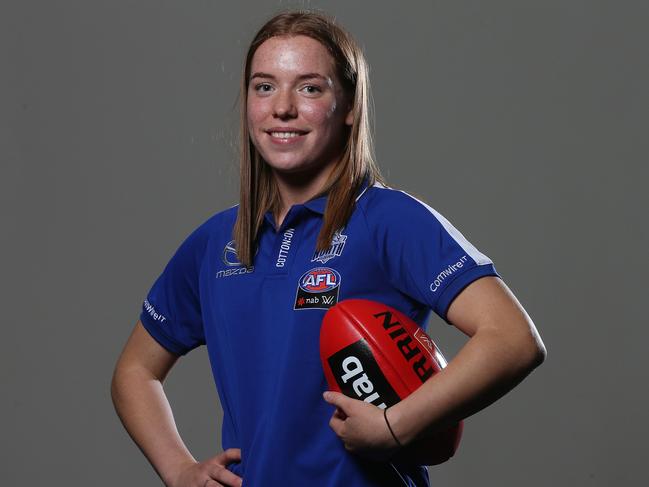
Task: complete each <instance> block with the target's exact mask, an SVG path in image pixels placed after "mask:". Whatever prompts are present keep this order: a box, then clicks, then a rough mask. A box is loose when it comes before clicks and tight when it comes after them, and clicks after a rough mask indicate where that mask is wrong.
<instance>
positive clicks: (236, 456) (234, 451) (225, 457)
mask: <svg viewBox="0 0 649 487" xmlns="http://www.w3.org/2000/svg"><path fill="white" fill-rule="evenodd" d="M213 460H217V461H218V462H219V463H221V464H222V465H228V464H230V463H232V462H240V461H241V449H240V448H228V449H227V450H225V451H223V452H221V453H219V454H218V455H216V456H215V457H213Z"/></svg>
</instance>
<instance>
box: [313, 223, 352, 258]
mask: <svg viewBox="0 0 649 487" xmlns="http://www.w3.org/2000/svg"><path fill="white" fill-rule="evenodd" d="M346 240H347V235H343V234H342V232H340V231H337V232H336V233H334V236H333V238H332V239H331V246H330V247H329V248H327V249H325V250H321V251H319V252H318V251H317V250H316V251H315V252H314V253H313V257H312V258H311V262H322V263H323V264H325V263H326V262H327V261H328V260H331V259H333V258H334V257H339V256H340V254H342V253H343V249H344V248H345V241H346Z"/></svg>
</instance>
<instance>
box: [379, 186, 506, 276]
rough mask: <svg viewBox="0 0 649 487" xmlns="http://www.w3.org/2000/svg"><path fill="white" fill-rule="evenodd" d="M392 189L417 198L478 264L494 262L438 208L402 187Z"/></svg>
mask: <svg viewBox="0 0 649 487" xmlns="http://www.w3.org/2000/svg"><path fill="white" fill-rule="evenodd" d="M387 189H390V190H392V191H399V192H401V193H403V194H405V195H406V196H408V197H410V198H412V199H413V200H415V201H416V202H417V203H419V204H420V205H422V206H423V207H424V208H426V209H427V210H428V211H429V212H430V213H431V214H432V215H433V216H434V217H435V218H437V220H438V221H439V222H440V223H441V224H442V226H443V227H444V229H445V230H446V231H447V232H448V234H449V235H450V236H451V237H453V239H454V240H455V241H456V242H457V244H458V245H459V246H460V247H462V248H463V249H464V251H465V252H466V253H467V254H468V255H469V257H471V258H472V259H473V260H474V261H475V263H476V264H477V265H484V264H493V262H492V260H491V259H490V258H489V257H487V256H486V255H484V254H483V253H482V252H480V251H479V250H478V249H477V248H476V247H475V246H474V245H473V244H472V243H471V242H469V241H468V240H467V239H466V237H465V236H464V235H462V233H461V232H460V231H459V230H458V229H457V228H455V227H454V226H453V224H452V223H451V222H449V221H448V220H447V219H446V218H444V215H442V214H441V213H439V212H438V211H437V210H435V209H434V208H432V207H430V206H429V205H427V204H426V203H425V202H423V201H421V200H420V199H418V198H416V197H414V196H413V195H411V194H409V193H406V192H405V191H403V190H401V189H397V190H395V189H392V188H387Z"/></svg>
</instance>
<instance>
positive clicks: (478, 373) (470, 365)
mask: <svg viewBox="0 0 649 487" xmlns="http://www.w3.org/2000/svg"><path fill="white" fill-rule="evenodd" d="M542 361H543V351H542V350H541V348H539V344H537V343H535V342H534V340H533V338H532V337H531V336H518V337H511V336H507V335H506V334H503V333H502V332H498V331H496V330H492V329H484V330H480V331H478V332H477V333H476V334H475V335H474V336H473V337H472V338H471V339H470V340H469V341H468V342H467V343H466V344H465V345H464V347H463V348H462V349H461V350H460V352H459V353H458V354H457V356H456V357H455V358H454V359H453V360H452V361H451V362H449V364H448V366H447V367H446V368H445V369H443V370H442V371H441V372H439V373H438V374H436V375H434V376H433V377H432V378H431V379H429V380H428V381H426V382H425V383H424V384H422V386H421V387H420V388H419V389H417V390H416V391H415V392H413V393H412V394H411V395H410V396H408V397H407V398H406V399H404V400H403V401H401V402H400V403H398V404H396V405H395V406H393V407H391V408H390V410H389V411H388V417H389V420H390V424H391V426H392V428H393V430H394V431H395V434H396V435H397V437H398V438H399V439H400V441H401V442H402V443H403V444H407V443H409V442H411V441H412V440H413V439H415V438H417V437H418V436H423V435H425V434H426V432H428V431H434V430H439V429H444V428H445V427H447V426H450V425H452V424H454V423H456V422H457V421H459V420H461V419H464V418H466V417H468V416H470V415H472V414H474V413H476V412H478V411H480V410H481V409H483V408H485V407H487V406H488V405H489V404H491V403H493V402H494V401H496V400H497V399H498V398H500V397H502V396H503V395H504V394H506V393H507V392H508V391H509V390H511V389H512V388H513V387H514V386H516V384H518V383H519V382H520V381H521V380H523V379H524V378H525V376H527V375H528V374H529V373H530V372H531V371H532V370H533V369H534V368H535V367H536V366H537V365H539V364H540V363H541V362H542Z"/></svg>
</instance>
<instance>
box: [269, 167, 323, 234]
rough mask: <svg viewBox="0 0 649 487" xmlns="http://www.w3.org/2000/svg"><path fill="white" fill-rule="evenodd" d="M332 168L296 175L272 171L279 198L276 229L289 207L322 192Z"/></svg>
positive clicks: (302, 172)
mask: <svg viewBox="0 0 649 487" xmlns="http://www.w3.org/2000/svg"><path fill="white" fill-rule="evenodd" d="M334 166H335V164H329V165H328V166H326V167H325V168H319V169H318V170H317V172H315V173H314V171H300V172H296V173H281V172H278V171H273V177H274V178H275V183H276V184H277V189H278V191H279V196H280V208H279V213H278V214H276V215H275V220H276V221H277V227H278V228H279V226H280V225H281V223H282V221H283V220H284V217H285V216H286V214H287V213H288V210H289V209H290V208H291V206H293V205H298V204H302V203H304V202H306V201H309V200H310V199H311V198H313V197H314V196H316V195H317V194H318V193H320V192H321V191H322V189H323V188H324V185H325V183H326V182H327V179H328V178H329V175H330V174H331V171H332V170H333V168H334Z"/></svg>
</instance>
